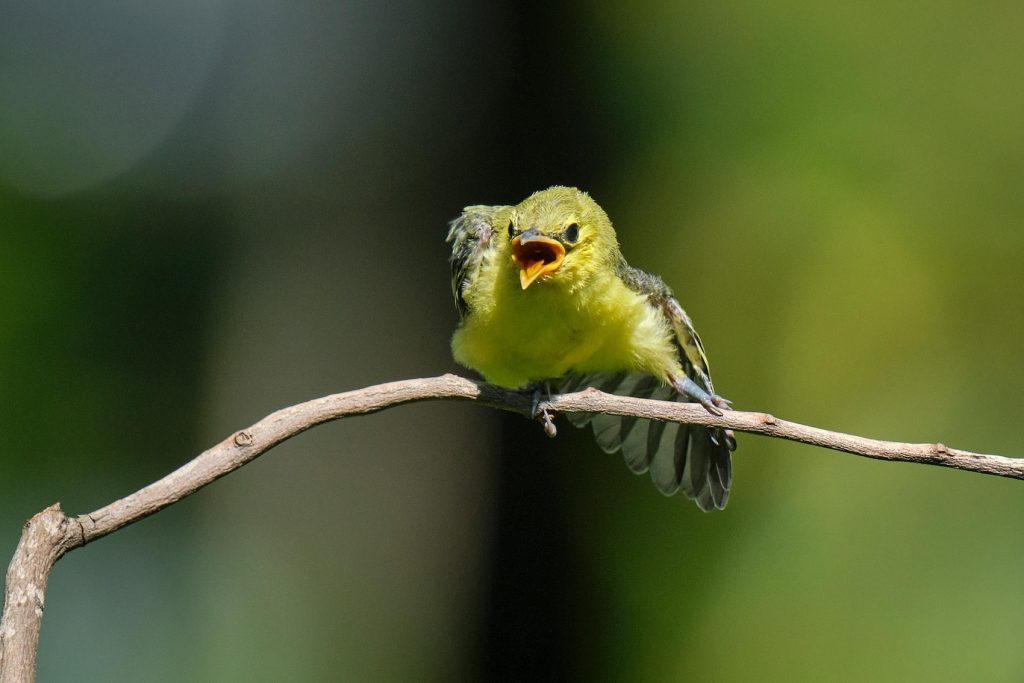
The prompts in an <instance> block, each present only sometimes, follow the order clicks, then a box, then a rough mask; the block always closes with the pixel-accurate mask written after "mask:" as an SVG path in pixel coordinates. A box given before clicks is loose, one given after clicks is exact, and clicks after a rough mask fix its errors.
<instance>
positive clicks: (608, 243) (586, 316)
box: [448, 187, 736, 510]
mask: <svg viewBox="0 0 1024 683" xmlns="http://www.w3.org/2000/svg"><path fill="white" fill-rule="evenodd" d="M448 242H450V243H451V245H452V255H451V266H452V291H453V293H454V295H455V303H456V306H457V308H458V310H459V315H460V318H461V321H460V323H459V327H458V329H457V330H456V331H455V335H454V336H453V337H452V353H453V355H454V356H455V360H457V361H458V362H459V363H461V364H462V365H465V366H467V367H469V368H472V369H473V370H476V371H477V372H479V373H480V374H481V375H483V377H484V378H485V379H486V380H487V381H488V382H491V383H494V384H497V385H499V386H502V387H507V388H511V389H522V388H528V387H534V388H536V387H540V386H542V385H543V384H544V383H550V382H553V381H556V382H557V386H558V388H559V390H560V391H571V390H576V389H582V388H584V387H587V386H592V387H595V388H597V389H600V390H602V391H606V392H609V393H616V394H620V395H630V396H638V397H642V398H654V399H662V400H677V401H692V402H698V403H700V404H702V405H703V406H704V407H705V408H706V409H707V410H708V411H710V412H711V413H714V414H716V415H721V414H722V413H721V409H722V408H728V407H729V404H728V402H727V401H726V400H725V399H723V398H722V397H720V396H718V395H717V394H716V393H715V389H714V386H713V385H712V383H711V376H710V374H709V371H708V361H707V356H706V354H705V353H704V347H703V345H702V344H701V341H700V338H699V337H698V336H697V332H696V331H695V330H694V329H693V323H692V322H691V321H690V318H689V316H688V315H687V314H686V312H685V311H684V310H683V309H682V307H681V306H680V305H679V303H678V302H677V301H676V300H675V298H674V297H673V295H672V291H671V290H670V289H669V288H668V287H667V286H666V285H665V283H664V282H662V281H661V279H660V278H658V277H657V276H654V275H649V274H648V273H645V272H643V271H641V270H638V269H636V268H633V267H631V266H629V265H628V264H627V263H626V261H625V259H624V258H623V257H622V253H621V252H620V251H619V244H618V240H617V238H616V236H615V230H614V228H612V223H611V221H610V220H609V218H608V216H607V214H605V212H604V210H603V209H601V207H600V206H598V205H597V202H595V201H594V200H593V199H591V198H590V196H589V195H588V194H587V193H585V192H582V191H580V190H577V189H576V188H571V187H551V188H548V189H547V190H542V191H540V192H536V193H534V194H533V195H531V196H530V197H528V198H527V199H526V200H524V201H523V202H522V203H520V204H518V205H516V206H470V207H466V208H465V209H464V210H463V212H462V215H461V216H459V217H458V218H456V219H455V220H454V221H452V223H451V229H450V231H449V233H448ZM549 386H550V385H549ZM567 417H568V418H569V419H570V421H572V422H573V423H574V424H576V426H583V425H585V424H587V423H588V422H590V423H591V424H592V425H593V428H594V434H595V436H596V438H597V443H598V444H599V445H600V446H601V448H603V449H604V450H605V451H607V452H609V453H612V452H615V451H617V450H619V449H621V450H622V452H623V456H624V457H625V460H626V464H627V465H628V466H629V467H630V469H632V470H633V471H634V472H636V473H638V474H639V473H643V472H647V471H649V472H650V474H651V479H652V480H653V481H654V484H655V486H656V487H657V488H658V489H659V490H660V491H661V492H662V493H664V494H666V495H672V494H673V493H675V492H676V491H677V490H680V489H682V491H683V493H684V494H686V496H687V497H688V498H691V499H693V500H694V501H696V503H697V505H698V506H699V507H700V508H701V509H702V510H711V509H712V508H718V509H722V508H724V507H725V504H726V502H727V501H728V498H729V489H730V487H731V486H732V462H731V459H730V452H731V451H733V450H735V448H736V441H735V439H734V438H733V435H732V433H731V432H730V431H729V430H722V429H717V428H706V427H700V426H696V425H679V424H676V423H666V422H659V421H649V420H641V419H637V418H633V417H616V416H612V415H603V414H581V413H570V414H568V415H567Z"/></svg>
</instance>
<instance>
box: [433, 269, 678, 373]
mask: <svg viewBox="0 0 1024 683" xmlns="http://www.w3.org/2000/svg"><path fill="white" fill-rule="evenodd" d="M482 284H484V285H485V287H484V288H483V291H479V292H478V293H477V300H474V301H473V302H471V306H472V312H471V313H470V315H469V316H468V317H467V318H466V319H465V320H464V321H463V324H462V325H461V326H460V327H459V329H458V330H456V332H455V336H454V337H453V338H452V353H453V355H454V356H455V360H457V361H458V362H459V363H462V364H463V365H466V366H467V367H470V368H473V369H474V370H476V371H477V372H479V373H480V374H481V375H483V376H484V378H485V379H487V381H489V382H492V383H494V384H498V385H501V386H505V387H510V388H521V387H524V386H527V385H529V384H531V383H534V382H538V381H542V380H547V379H555V378H558V377H561V376H563V375H565V374H566V373H569V372H595V371H614V372H618V371H644V372H648V373H650V374H652V375H655V376H657V377H659V378H663V377H664V376H665V375H666V373H668V372H672V373H674V374H676V375H677V376H678V375H679V374H681V369H680V368H679V359H678V352H677V351H676V347H675V345H674V344H673V342H672V331H671V329H670V326H669V324H668V322H667V321H666V320H665V318H664V316H663V315H662V314H661V312H660V311H659V310H658V309H657V308H655V307H654V306H653V305H652V304H650V303H649V302H648V300H647V298H646V297H644V296H642V295H640V294H638V293H636V292H634V291H633V290H630V289H629V288H628V287H626V286H625V285H624V284H623V283H622V281H621V280H619V279H618V278H617V277H614V276H612V275H609V276H608V277H607V278H604V279H603V280H597V281H594V282H591V283H589V284H588V286H587V288H586V290H584V291H573V290H572V289H570V288H569V287H563V286H560V285H558V284H555V283H547V282H538V283H537V284H535V285H533V286H531V287H530V288H529V289H527V290H523V289H522V288H521V287H520V286H519V284H518V282H515V281H510V279H508V278H495V279H494V280H493V281H490V282H486V283H482Z"/></svg>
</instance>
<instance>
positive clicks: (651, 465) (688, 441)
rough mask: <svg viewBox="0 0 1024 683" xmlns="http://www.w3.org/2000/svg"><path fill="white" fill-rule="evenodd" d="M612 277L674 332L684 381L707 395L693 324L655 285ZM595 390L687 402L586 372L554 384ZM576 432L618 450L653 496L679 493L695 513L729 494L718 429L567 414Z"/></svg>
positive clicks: (656, 384) (665, 391) (624, 272)
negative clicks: (646, 476) (646, 479)
mask: <svg viewBox="0 0 1024 683" xmlns="http://www.w3.org/2000/svg"><path fill="white" fill-rule="evenodd" d="M619 276H620V277H621V278H622V279H623V281H624V282H625V283H626V284H627V285H628V286H629V287H630V288H631V289H633V290H634V291H637V292H640V293H642V294H644V295H645V296H647V297H648V298H649V299H650V301H651V303H652V304H653V305H656V306H658V307H659V308H661V309H662V310H663V311H664V312H665V315H666V316H667V317H668V319H669V320H670V322H671V324H672V328H673V330H675V333H676V342H677V344H678V349H679V355H680V360H681V361H682V365H683V369H684V370H685V371H686V374H687V376H688V377H690V379H692V380H693V381H694V382H696V383H697V384H698V385H700V386H701V387H702V388H704V389H705V390H706V391H707V392H708V393H710V394H714V391H715V390H714V386H713V385H712V384H711V376H710V373H709V370H708V362H707V356H706V355H705V353H704V347H703V345H702V344H701V341H700V338H699V337H698V336H697V332H696V330H694V329H693V323H692V322H691V321H690V318H689V317H688V316H687V315H686V312H685V311H683V309H682V307H681V306H680V305H679V303H678V302H677V301H676V300H675V299H674V298H673V296H672V292H671V290H669V288H668V287H667V286H666V285H665V283H664V282H662V281H661V279H660V278H658V277H656V276H653V275H649V274H647V273H644V272H643V271H640V270H637V269H635V268H631V267H629V266H628V265H626V264H625V263H624V262H623V263H622V264H621V265H620V267H619ZM585 387H594V388H595V389H599V390H601V391H604V392H607V393H611V394H619V395H624V396H637V397H640V398H652V399H656V400H667V401H680V402H683V401H686V400H687V399H686V397H685V396H681V395H680V394H678V393H677V392H676V391H675V390H674V389H672V388H671V387H670V386H668V385H667V384H665V383H664V382H663V381H661V378H655V377H651V376H649V375H644V374H640V373H590V374H587V375H570V376H569V377H566V378H565V379H564V381H563V382H562V383H561V385H560V387H559V389H560V391H563V392H568V391H577V390H579V389H583V388H585ZM566 417H568V418H569V420H570V422H572V423H573V424H574V425H576V426H577V427H582V426H584V425H586V424H587V423H588V422H589V423H591V425H592V426H593V429H594V435H595V437H596V439H597V443H598V445H600V446H601V448H602V449H603V450H605V451H607V452H614V451H617V450H620V449H621V450H622V455H623V458H624V459H625V461H626V464H627V465H628V466H629V468H630V469H631V470H633V471H634V472H636V473H637V474H642V473H643V472H650V475H651V480H652V481H653V482H654V485H655V486H656V487H657V489H658V490H659V491H661V492H662V493H664V494H665V495H672V494H673V493H675V492H676V491H678V490H682V492H683V493H684V494H685V495H686V497H687V498H690V499H692V500H694V501H695V502H696V503H697V506H698V507H700V509H702V510H712V509H714V508H718V509H722V508H724V507H725V505H726V503H727V502H728V501H729V489H730V488H731V487H732V459H731V455H730V453H731V451H732V450H734V449H735V440H734V439H733V438H732V435H731V434H726V433H725V432H723V430H721V429H717V428H714V429H709V428H707V427H701V426H698V425H681V424H678V423H675V422H661V421H657V420H641V419H638V418H635V417H618V416H614V415H604V414H593V413H569V414H567V415H566Z"/></svg>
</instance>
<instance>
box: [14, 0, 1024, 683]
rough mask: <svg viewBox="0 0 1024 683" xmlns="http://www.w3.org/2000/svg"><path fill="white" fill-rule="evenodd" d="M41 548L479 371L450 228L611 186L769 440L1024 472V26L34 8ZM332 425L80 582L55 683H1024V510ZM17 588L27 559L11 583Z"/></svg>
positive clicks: (890, 483) (494, 439) (28, 61)
mask: <svg viewBox="0 0 1024 683" xmlns="http://www.w3.org/2000/svg"><path fill="white" fill-rule="evenodd" d="M0 17H2V20H0V387H2V388H3V396H4V400H3V407H2V409H0V548H2V549H4V550H3V554H4V557H9V554H10V552H12V551H13V548H14V545H15V543H16V541H17V538H18V534H19V531H20V526H21V523H22V522H23V520H25V519H26V518H28V517H29V516H30V515H32V514H33V513H35V512H36V511H38V510H40V509H41V508H43V507H44V506H46V505H48V504H50V503H52V502H54V501H57V500H59V501H61V502H62V504H63V505H64V507H65V509H66V510H68V511H69V512H72V513H84V512H87V511H90V510H93V509H95V508H97V507H100V506H102V505H104V504H106V503H107V502H109V501H111V500H113V499H115V498H118V497H120V496H122V495H125V494H127V493H129V492H131V491H134V490H135V489H137V488H139V487H141V486H143V485H144V484H146V483H148V482H150V481H152V480H154V479H156V478H158V477H160V476H162V475H163V474H164V473H166V472H168V471H169V470H171V469H173V468H174V467H177V466H178V465H180V464H182V463H184V462H185V461H187V460H188V459H189V458H190V457H192V456H193V455H195V454H196V453H198V452H199V451H201V450H202V449H203V448H204V447H206V446H208V445H211V444H213V443H215V442H217V441H219V440H220V439H221V438H223V437H224V436H225V435H227V434H229V433H231V432H232V431H233V430H235V429H237V428H240V427H243V426H245V425H248V424H250V423H251V422H253V421H255V420H257V419H259V418H260V417H262V416H263V415H265V414H267V413H269V412H271V411H272V410H275V409H277V408H279V407H282V406H285V405H288V404H291V403H295V402H298V401H302V400H305V399H309V398H313V397H316V396H320V395H324V394H327V393H333V392H336V391H342V390H346V389H352V388H357V387H361V386H365V385H368V384H374V383H377V382H381V381H385V380H393V379H400V378H406V377H414V376H425V375H434V374H439V373H442V372H445V371H458V369H457V368H456V367H455V366H454V364H453V362H452V361H451V359H450V355H449V352H448V338H449V336H450V333H451V331H452V329H453V328H454V325H455V320H456V316H455V312H454V307H453V306H452V303H451V300H450V293H449V283H448V266H447V263H446V259H447V250H446V246H445V244H444V243H443V237H444V234H445V230H446V221H448V220H449V219H451V218H453V217H455V216H456V215H457V214H458V212H459V210H460V209H461V207H463V206H464V205H467V204H475V203H515V202H517V201H519V200H521V199H522V198H524V197H525V196H526V195H527V194H529V193H530V192H532V191H534V190H536V189H541V188H544V187H547V186H548V185H551V184H555V183H563V184H572V185H578V186H580V187H582V188H584V189H586V190H588V191H590V192H591V194H593V196H594V197H595V198H596V199H597V200H598V201H599V202H600V203H601V204H602V205H603V206H604V208H605V209H606V210H607V211H608V213H609V214H610V215H611V217H612V219H613V221H614V222H615V224H616V226H617V229H618V231H619V236H620V239H621V241H622V243H623V246H624V252H625V254H626V256H627V257H628V258H629V259H630V261H631V262H632V263H633V264H634V265H637V266H639V267H642V268H645V269H648V270H651V271H653V272H657V273H660V274H661V275H662V276H663V277H664V278H665V279H666V280H667V281H668V282H669V283H670V284H671V285H672V286H673V287H674V288H675V290H676V292H677V294H678V295H679V297H680V298H681V300H682V302H683V304H684V306H685V307H686V308H687V310H688V311H689V312H690V314H691V315H692V316H693V318H694V319H695V321H696V323H697V327H698V329H699V330H700V331H701V334H702V336H703V338H704V341H705V343H706V345H707V347H708V349H709V351H710V355H711V359H712V364H713V367H714V370H715V380H716V385H717V387H718V388H719V390H720V391H721V392H722V393H723V394H724V395H726V396H728V397H729V398H730V399H732V400H733V401H734V402H735V404H736V405H737V407H741V408H746V409H758V410H766V411H770V412H772V413H774V414H776V415H779V416H780V417H784V418H788V419H793V420H797V421H801V422H804V423H809V424H814V425H818V426H821V427H826V428H832V429H839V430H843V431H848V432H853V433H858V434H862V435H866V436H873V437H878V438H889V439H895V440H905V441H942V442H944V443H946V444H950V445H952V446H956V447H961V448H967V449H971V450H976V451H980V452H989V453H1000V454H1005V455H1019V454H1022V448H1021V443H1022V438H1021V428H1020V426H1019V418H1018V414H1019V411H1020V395H1021V390H1022V387H1024V354H1022V353H1021V350H1020V340H1021V339H1022V336H1024V304H1022V294H1024V190H1022V186H1024V116H1022V112H1024V88H1022V87H1021V84H1022V83H1024V43H1022V42H1021V40H1020V31H1021V27H1022V25H1024V5H1022V4H1021V3H1019V2H1009V1H996V2H988V3H967V2H933V3H885V2H877V1H869V2H866V3H855V4H850V3H839V2H826V3H819V2H810V1H808V0H795V1H793V2H773V3H760V2H750V1H743V0H741V1H739V2H731V3H718V4H709V3H655V2H642V1H641V2H636V3H631V4H626V3H605V2H582V1H581V2H571V3H559V2H538V1H531V2H525V3H515V2H510V1H506V2H504V3H493V4H489V5H485V4H481V3H473V2H469V1H468V0H448V1H440V0H437V1H435V2H409V1H406V0H399V1H398V2H392V3H386V4H385V3H376V2H371V1H369V0H363V1H362V2H343V3H328V2H312V1H310V2H283V1H281V0H257V1H255V2H249V3H238V2H229V1H228V0H220V1H216V0H213V1H211V0H186V1H185V2H181V3H171V4H168V3H154V2H141V3H130V4H125V3H113V2H96V3H86V4H79V3H56V4H52V3H45V4H39V5H33V4H29V3H13V2H2V1H0ZM735 472H736V483H735V487H734V490H733V497H732V501H731V502H730V505H729V508H728V509H727V510H726V511H725V512H724V513H715V514H707V515H705V514H702V513H700V512H699V511H698V510H697V509H696V507H695V506H694V505H692V504H691V503H688V502H687V501H685V500H683V499H682V498H681V497H676V498H664V497H662V496H660V495H659V494H657V493H656V491H655V490H654V489H653V487H652V486H651V485H650V482H649V481H646V480H645V479H644V478H639V477H634V476H632V475H630V474H629V472H628V470H627V469H626V468H625V466H624V465H623V463H622V462H621V459H620V458H618V457H617V456H607V455H605V454H603V453H601V452H600V451H599V449H597V448H596V446H594V445H593V443H592V441H591V438H590V435H589V434H588V433H584V432H576V431H574V430H571V429H570V428H569V427H568V426H565V427H563V429H562V430H561V433H560V435H559V438H558V439H557V440H555V441H554V442H549V441H548V440H546V439H545V438H544V437H543V435H542V432H541V429H540V427H539V426H537V425H536V424H531V423H529V422H527V421H524V420H522V419H519V418H514V417H508V416H502V415H498V414H496V413H494V412H492V411H488V410H484V409H481V408H477V407H474V406H469V405H463V404H429V405H416V406H409V407H402V408H397V409H394V410H390V411H386V412H384V413H382V414H378V415H374V416H370V417H363V418H358V419H352V420H349V421H344V422H342V423H337V424H333V425H328V426H325V427H321V428H318V429H316V430H313V431H312V432H309V433H307V434H304V435H302V436H301V437H298V438H297V439H295V440H294V441H292V442H289V443H287V444H285V445H283V446H282V447H280V448H278V449H276V450H275V451H272V452H271V453H270V454H268V455H267V456H265V457H264V458H262V459H261V460H259V461H257V462H255V463H253V464H252V465H250V466H249V467H246V468H245V469H244V470H242V471H239V472H237V473H236V474H234V475H232V476H231V477H228V478H227V479H224V480H222V481H220V482H218V483H216V484H214V485H213V486H211V487H209V488H208V489H206V490H204V491H202V492H200V493H199V494H197V495H196V496H194V497H192V498H190V499H188V500H186V501H184V502H183V503H181V504H179V505H177V506H175V507H173V508H171V509H168V510H166V511H164V512H162V513H160V514H159V515H156V516H154V517H152V518H149V519H147V520H145V521H143V522H141V523H139V524H137V525H136V526H134V527H130V528H128V529H126V530H124V531H122V532H119V533H117V534H115V535H114V536H111V537H109V538H106V539H104V540H102V541H99V542H97V543H95V544H94V545H90V546H88V547H86V548H84V549H81V550H79V551H77V552H74V553H72V554H71V555H69V556H68V557H66V558H65V559H64V560H62V561H61V562H60V564H59V565H58V566H57V567H56V570H55V572H54V575H53V578H52V580H51V584H50V590H49V594H48V596H47V612H46V619H45V621H44V624H43V634H42V644H41V652H40V680H43V681H71V680H74V681H129V680H130V681H182V680H195V681H243V680H244V681H280V680H290V681H322V680H395V681H408V680H474V679H475V680H481V679H482V680H493V679H508V678H518V679H538V678H560V679H577V680H579V679H586V680H650V681H660V680H712V679H713V680H716V681H748V680H761V681H770V680H779V681H793V680H810V681H818V680H873V681H887V680H891V681H908V680H923V681H936V680H951V681H952V680H956V681H960V680H985V681H1016V680H1021V678H1022V677H1024V650H1022V649H1021V648H1020V645H1019V642H1020V634H1021V633H1022V632H1024V581H1022V579H1024V543H1022V538H1024V537H1022V534H1021V531H1020V529H1021V526H1022V522H1024V488H1022V484H1021V483H1020V482H1014V481H1010V480H1001V479H996V478H991V477H983V476H980V475H974V474H968V473H963V472H956V471H947V470H940V469H936V468H929V467H922V466H910V465H900V464H889V463H879V462H874V461H869V460H865V459H860V458H856V457H852V456H848V455H841V454H836V453H831V452H827V451H822V450H816V449H812V448H810V447H806V446H799V445H795V444H791V443H787V442H781V441H773V440H769V439H764V438H760V437H752V436H745V437H741V439H740V449H739V451H738V453H737V454H736V458H735ZM6 561H7V560H6V559H5V560H4V561H3V562H4V563H6Z"/></svg>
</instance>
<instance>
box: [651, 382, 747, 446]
mask: <svg viewBox="0 0 1024 683" xmlns="http://www.w3.org/2000/svg"><path fill="white" fill-rule="evenodd" d="M668 379H669V383H671V384H672V387H673V388H674V389H675V390H676V391H678V392H679V393H680V394H682V395H683V396H686V397H687V398H691V399H693V400H694V401H696V402H697V403H699V404H701V405H702V406H704V409H705V410H707V411H708V412H709V413H711V414H712V415H717V416H718V417H722V410H732V404H731V403H730V402H729V400H728V399H725V398H722V397H721V396H719V395H718V394H712V393H708V392H707V391H705V390H704V389H703V388H701V386H700V385H699V384H697V383H696V382H694V381H693V380H692V379H690V378H689V377H683V378H682V379H679V378H677V377H669V378H668ZM718 433H721V434H722V435H723V436H724V437H725V445H726V447H727V448H728V449H729V450H730V451H734V450H736V435H735V434H733V432H732V430H731V429H722V430H714V431H711V432H709V435H710V436H711V442H712V443H714V444H715V445H716V446H718V445H720V444H719V442H718Z"/></svg>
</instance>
